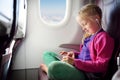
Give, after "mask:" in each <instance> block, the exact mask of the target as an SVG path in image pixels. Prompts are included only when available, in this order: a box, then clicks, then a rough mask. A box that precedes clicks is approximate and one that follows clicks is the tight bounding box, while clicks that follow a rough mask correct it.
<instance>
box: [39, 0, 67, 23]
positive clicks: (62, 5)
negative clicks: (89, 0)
mask: <svg viewBox="0 0 120 80" xmlns="http://www.w3.org/2000/svg"><path fill="white" fill-rule="evenodd" d="M66 1H67V0H40V16H41V19H42V21H43V22H45V23H47V24H58V23H61V22H62V21H63V20H64V18H65V16H66V9H67V8H66Z"/></svg>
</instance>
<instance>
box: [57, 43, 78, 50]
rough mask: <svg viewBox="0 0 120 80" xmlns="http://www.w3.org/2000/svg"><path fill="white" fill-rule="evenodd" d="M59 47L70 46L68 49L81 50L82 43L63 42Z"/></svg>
mask: <svg viewBox="0 0 120 80" xmlns="http://www.w3.org/2000/svg"><path fill="white" fill-rule="evenodd" d="M59 47H61V48H68V49H74V50H77V51H79V49H80V45H79V44H61V45H60V46H59Z"/></svg>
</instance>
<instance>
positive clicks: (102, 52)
mask: <svg viewBox="0 0 120 80" xmlns="http://www.w3.org/2000/svg"><path fill="white" fill-rule="evenodd" d="M76 20H77V22H78V23H79V25H80V26H81V28H82V30H83V31H84V32H85V35H87V36H85V37H84V38H83V44H81V45H80V51H79V52H73V51H71V52H64V51H62V52H61V53H60V54H61V55H63V56H64V55H65V57H63V58H62V60H59V59H58V58H57V57H56V56H58V55H57V54H56V53H54V52H45V53H44V55H43V59H44V61H45V64H41V65H40V67H41V69H42V70H43V71H45V72H46V73H47V75H48V76H49V78H50V79H53V80H85V79H87V78H88V77H89V79H90V78H92V79H99V78H100V77H102V76H103V75H104V73H105V72H106V70H107V67H108V63H109V60H110V58H111V56H112V51H113V49H114V40H113V39H112V38H111V37H110V36H109V35H108V34H107V33H106V32H105V31H104V30H103V29H102V26H101V20H102V11H101V9H100V8H99V7H98V6H97V5H95V4H87V5H85V6H83V7H82V8H81V10H80V12H79V14H78V16H77V18H76ZM69 63H70V64H69ZM86 75H87V76H86ZM87 80H88V79H87Z"/></svg>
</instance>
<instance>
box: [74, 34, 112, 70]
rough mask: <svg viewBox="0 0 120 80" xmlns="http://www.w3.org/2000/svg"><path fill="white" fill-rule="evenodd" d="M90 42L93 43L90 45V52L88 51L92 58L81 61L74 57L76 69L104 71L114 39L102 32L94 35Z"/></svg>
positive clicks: (110, 54)
mask: <svg viewBox="0 0 120 80" xmlns="http://www.w3.org/2000/svg"><path fill="white" fill-rule="evenodd" d="M92 43H94V44H91V45H90V47H92V48H91V50H92V51H90V52H92V53H90V54H92V55H91V56H92V60H91V61H82V60H80V59H75V60H74V64H75V66H76V67H77V68H78V69H80V70H83V71H87V72H105V71H106V69H107V66H108V62H109V60H110V58H111V56H112V51H113V49H114V40H113V39H112V38H110V37H109V36H107V35H104V34H103V35H100V36H98V37H96V38H95V39H94V41H93V42H92ZM93 47H94V48H95V50H96V51H95V50H94V49H93ZM95 54H96V55H95Z"/></svg>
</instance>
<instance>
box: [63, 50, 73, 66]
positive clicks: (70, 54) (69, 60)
mask: <svg viewBox="0 0 120 80" xmlns="http://www.w3.org/2000/svg"><path fill="white" fill-rule="evenodd" d="M62 61H63V62H67V63H69V64H71V65H73V64H74V52H68V53H67V55H66V56H63V58H62Z"/></svg>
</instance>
